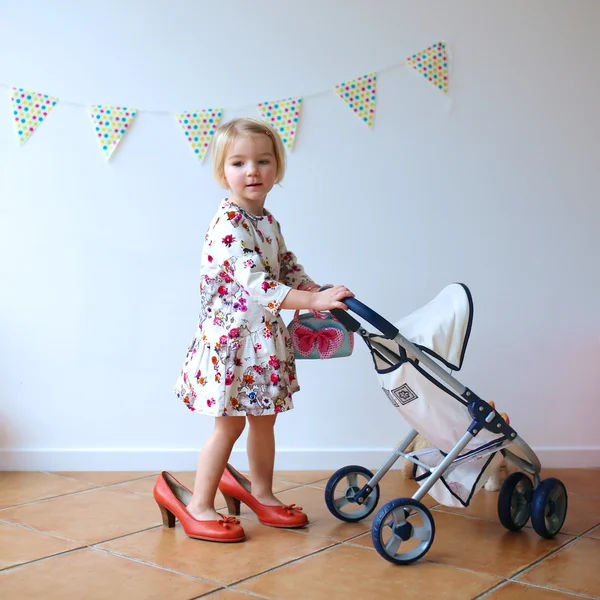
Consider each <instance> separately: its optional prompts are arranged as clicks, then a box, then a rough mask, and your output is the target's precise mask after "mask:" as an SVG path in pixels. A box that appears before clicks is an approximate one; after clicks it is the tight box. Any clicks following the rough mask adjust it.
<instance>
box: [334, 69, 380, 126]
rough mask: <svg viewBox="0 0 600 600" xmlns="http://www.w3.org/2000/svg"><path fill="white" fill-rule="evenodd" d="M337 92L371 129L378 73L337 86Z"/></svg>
mask: <svg viewBox="0 0 600 600" xmlns="http://www.w3.org/2000/svg"><path fill="white" fill-rule="evenodd" d="M335 91H336V92H337V95H338V96H339V97H340V98H341V99H342V100H343V101H344V102H346V104H348V106H349V107H350V108H351V109H352V110H353V111H354V114H355V115H356V116H357V117H358V118H359V119H360V120H361V121H364V122H365V123H366V124H367V125H368V126H369V127H373V123H374V122H375V104H376V101H377V74H376V73H369V74H368V75H363V76H362V77H358V78H357V79H351V80H350V81H344V82H342V83H339V84H338V85H336V86H335Z"/></svg>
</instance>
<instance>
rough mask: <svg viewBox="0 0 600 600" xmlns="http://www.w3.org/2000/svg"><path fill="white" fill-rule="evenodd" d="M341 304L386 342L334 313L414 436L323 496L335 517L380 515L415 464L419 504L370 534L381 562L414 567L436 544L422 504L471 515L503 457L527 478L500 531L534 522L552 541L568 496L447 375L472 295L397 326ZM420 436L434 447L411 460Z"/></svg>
mask: <svg viewBox="0 0 600 600" xmlns="http://www.w3.org/2000/svg"><path fill="white" fill-rule="evenodd" d="M344 303H345V304H346V305H347V306H348V309H349V311H352V312H353V313H355V314H357V315H358V316H360V317H361V318H362V319H363V320H365V321H367V322H368V323H370V324H371V325H373V326H374V327H375V328H377V329H378V330H379V331H380V332H381V333H382V334H383V335H380V334H373V333H369V332H367V331H366V330H365V329H364V328H363V327H362V326H361V324H360V323H359V322H358V321H357V320H356V319H355V318H354V317H352V316H351V315H349V314H348V313H347V312H346V311H343V310H339V309H336V310H333V311H331V312H332V313H333V314H334V316H335V317H336V318H337V319H338V320H339V321H340V322H341V323H342V324H343V325H344V326H345V327H346V328H347V329H349V330H351V331H354V332H355V333H357V334H358V335H360V337H361V338H362V339H363V340H364V341H365V343H366V344H367V346H368V347H369V349H370V351H371V355H372V357H373V362H374V364H375V370H376V371H377V373H378V375H379V380H380V383H381V385H382V387H383V391H384V392H385V394H386V395H387V397H388V399H389V400H390V402H391V403H392V404H393V405H394V406H395V407H396V408H397V409H398V410H399V411H400V413H401V414H402V416H403V417H404V418H405V420H406V421H407V422H408V423H409V425H410V426H411V427H412V430H411V431H410V433H409V434H408V435H407V436H406V438H405V439H404V440H403V441H402V443H401V444H400V445H399V446H398V447H397V448H396V449H395V450H394V451H393V453H392V454H391V456H390V457H389V458H388V460H387V461H386V462H385V464H384V465H383V466H382V467H381V468H380V469H379V470H378V471H377V473H375V474H374V475H373V473H371V472H370V471H369V470H368V469H365V468H364V467H361V466H356V465H351V466H347V467H343V468H341V469H339V470H338V471H336V472H335V473H334V474H333V475H332V476H331V478H330V479H329V482H328V484H327V488H326V490H325V501H326V503H327V507H328V508H329V510H330V512H331V513H332V514H333V515H334V516H335V517H337V518H338V519H341V520H342V521H348V522H357V521H360V520H362V519H364V518H365V517H367V516H368V515H370V514H371V513H372V512H373V511H374V510H375V508H376V506H377V503H378V501H379V485H378V483H379V481H380V480H381V479H382V477H383V476H384V475H385V474H386V473H387V472H388V471H389V469H390V468H391V467H392V465H393V464H394V463H395V462H396V461H397V460H398V459H399V458H404V459H407V460H410V461H411V462H412V463H413V464H414V469H415V479H416V480H417V482H418V483H419V489H418V490H417V492H416V493H415V494H414V496H413V497H412V498H396V499H395V500H392V501H391V502H388V503H387V504H386V505H385V506H383V507H382V508H381V509H380V510H379V512H378V513H377V515H376V517H375V520H374V522H373V526H372V530H371V535H372V539H373V545H374V546H375V549H376V550H377V552H378V553H379V554H380V555H381V556H382V557H383V558H385V559H386V560H388V561H390V562H392V563H395V564H399V565H405V564H409V563H412V562H414V561H416V560H418V559H420V558H421V557H423V556H424V555H425V554H426V553H427V551H428V550H429V548H430V547H431V545H432V544H433V540H434V537H435V523H434V520H433V516H432V514H431V512H430V511H429V510H428V509H427V507H426V506H425V505H424V504H422V502H421V500H422V499H423V497H424V496H425V495H426V494H427V493H429V494H430V495H431V496H433V498H434V499H436V500H437V501H438V502H439V503H441V504H443V505H446V506H448V505H453V506H468V505H469V503H470V501H471V498H472V497H473V495H474V494H475V493H476V492H477V491H478V490H479V489H480V488H481V487H482V486H483V484H484V483H485V481H486V480H487V478H488V477H489V473H490V471H491V470H492V469H493V468H494V466H495V464H494V463H495V461H499V460H502V455H504V456H505V457H506V458H507V459H508V460H510V461H512V462H513V463H515V464H516V465H517V466H518V467H519V468H520V469H521V471H524V472H515V473H513V474H512V475H510V476H509V477H507V478H506V480H505V481H504V483H503V485H502V488H501V490H500V493H499V496H498V516H499V518H500V522H501V523H502V525H504V527H506V528H507V529H509V530H511V531H518V530H519V529H521V528H523V527H524V526H525V525H526V524H527V522H528V521H529V519H530V517H531V524H532V526H533V529H534V530H535V531H536V532H537V533H538V535H540V536H542V537H544V538H552V537H554V536H555V535H556V534H557V533H558V532H559V531H560V529H561V527H562V526H563V523H564V521H565V517H566V514H567V491H566V489H565V486H564V485H563V483H562V482H561V481H559V480H558V479H554V478H551V479H546V480H544V481H540V470H541V465H540V462H539V460H538V458H537V456H536V455H535V453H534V452H533V450H532V449H531V448H530V447H529V446H528V445H527V444H526V443H525V442H524V441H523V439H521V437H519V435H518V434H517V432H516V431H515V430H514V429H513V428H512V427H511V426H510V425H509V424H508V423H507V422H506V420H505V419H504V418H503V417H502V416H501V415H500V414H498V413H497V412H496V411H495V409H494V406H493V405H492V404H489V403H488V402H486V401H485V400H483V399H482V398H480V397H479V396H478V395H477V394H475V392H473V391H472V390H470V389H469V388H467V387H465V386H464V385H463V384H461V383H460V382H459V381H457V380H456V379H455V378H454V377H453V376H452V375H451V374H450V373H449V372H447V371H446V370H445V369H444V367H446V368H447V369H449V370H452V371H458V370H460V368H461V366H462V362H463V358H464V354H465V350H466V347H467V343H468V340H469V335H470V332H471V324H472V320H473V301H472V298H471V293H470V291H469V289H468V288H467V287H466V286H465V285H463V284H458V283H456V284H452V285H449V286H447V287H446V288H444V289H443V290H442V291H441V292H440V293H439V294H438V296H437V297H436V298H435V299H434V300H432V301H431V302H430V303H429V304H427V305H425V306H424V307H422V308H420V309H419V310H417V311H415V312H414V313H412V314H410V315H409V316H407V317H405V318H404V319H402V320H401V321H399V322H398V323H396V324H395V325H392V324H391V323H390V322H388V321H387V320H386V319H384V318H383V317H381V316H380V315H378V314H377V313H376V312H374V311H373V310H371V309H370V308H368V307H367V306H365V305H364V304H363V303H361V302H359V301H358V300H356V299H355V298H346V299H345V300H344ZM418 432H420V433H421V434H423V435H424V436H425V437H427V438H428V440H430V442H431V443H432V444H433V446H434V447H433V448H426V449H424V450H420V451H416V452H411V453H405V450H406V449H407V448H408V446H409V444H410V443H411V442H412V441H413V440H414V438H415V437H416V435H417V433H418ZM509 448H510V450H509ZM528 475H530V476H531V477H529V476H528ZM532 478H533V481H532Z"/></svg>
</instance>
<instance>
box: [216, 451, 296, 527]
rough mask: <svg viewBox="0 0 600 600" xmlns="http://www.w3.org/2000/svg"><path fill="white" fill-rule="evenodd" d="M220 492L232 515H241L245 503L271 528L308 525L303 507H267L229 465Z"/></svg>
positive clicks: (240, 475) (292, 505)
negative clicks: (241, 506)
mask: <svg viewBox="0 0 600 600" xmlns="http://www.w3.org/2000/svg"><path fill="white" fill-rule="evenodd" d="M219 490H220V491H221V493H222V494H223V496H224V498H225V502H227V509H228V510H229V514H230V515H239V514H240V502H243V503H244V504H245V505H246V506H248V507H249V508H250V509H251V510H252V511H253V512H255V513H256V516H257V517H258V520H259V521H260V522H261V523H262V524H263V525H269V526H270V527H290V528H292V527H304V526H305V525H308V517H307V516H306V515H305V514H304V513H303V512H302V507H301V506H296V505H295V504H288V505H287V506H267V505H265V504H262V503H260V502H259V501H258V500H257V499H256V498H255V497H254V496H253V495H252V494H251V483H250V481H248V479H246V478H245V477H244V476H243V475H242V474H241V473H239V472H238V471H236V470H235V469H234V468H233V467H232V466H231V465H230V464H229V463H228V464H227V466H226V467H225V471H224V472H223V476H222V477H221V481H220V482H219Z"/></svg>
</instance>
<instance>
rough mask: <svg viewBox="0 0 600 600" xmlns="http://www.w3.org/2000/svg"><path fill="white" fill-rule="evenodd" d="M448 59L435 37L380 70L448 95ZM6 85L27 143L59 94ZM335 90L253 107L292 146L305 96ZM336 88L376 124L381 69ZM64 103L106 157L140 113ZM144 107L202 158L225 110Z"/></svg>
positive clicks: (355, 110) (360, 114) (19, 130)
mask: <svg viewBox="0 0 600 600" xmlns="http://www.w3.org/2000/svg"><path fill="white" fill-rule="evenodd" d="M448 63H449V59H448V51H447V45H446V42H437V43H435V44H433V45H431V46H429V47H428V48H425V49H424V50H421V51H420V52H417V53H415V54H413V55H411V56H410V57H408V58H407V59H406V61H405V62H403V63H398V64H395V65H392V66H389V67H387V68H385V69H381V70H380V71H388V70H390V69H393V68H396V67H400V66H402V65H404V64H406V65H407V66H409V67H411V68H412V69H414V70H415V71H417V72H418V73H420V74H421V75H423V77H425V79H427V80H428V81H429V82H430V83H431V84H432V85H434V86H435V87H436V88H438V89H439V90H441V91H442V92H443V93H444V94H448V91H449V82H448ZM2 86H3V87H7V88H9V92H10V99H11V107H12V111H13V120H14V124H15V131H16V134H17V137H18V140H19V144H20V146H23V144H25V142H26V141H27V140H29V139H30V138H31V137H32V135H33V134H34V133H35V131H36V130H37V128H38V127H39V126H40V124H41V123H43V122H44V121H45V120H46V119H47V118H48V115H49V114H50V111H51V110H52V109H53V108H54V107H55V106H56V104H57V103H58V98H55V97H53V96H49V95H47V94H41V93H38V92H32V91H29V90H26V89H23V88H18V87H12V86H8V85H6V84H4V83H0V87H2ZM331 91H332V90H331V89H329V90H324V91H321V92H316V93H313V94H309V95H308V96H304V97H302V96H296V97H289V98H284V99H282V100H274V101H269V102H261V103H259V104H258V105H256V104H255V105H254V106H255V107H256V109H257V110H258V113H259V115H260V116H261V118H262V119H263V120H264V121H266V122H268V123H270V124H271V125H272V126H273V127H274V128H275V130H276V131H277V132H278V133H279V136H280V137H281V140H282V141H283V144H284V146H285V147H286V148H287V149H288V150H289V151H292V150H293V148H294V142H295V139H296V137H297V132H298V126H299V122H300V112H301V109H302V105H303V100H304V98H306V97H315V96H321V95H323V94H327V93H329V94H330V93H331ZM333 91H334V92H335V94H336V95H337V96H338V97H339V98H341V99H342V100H343V101H344V102H345V103H346V105H347V106H348V108H350V109H351V110H352V112H353V113H354V114H355V115H356V116H357V117H358V118H359V119H360V120H361V121H362V122H363V123H364V124H365V125H367V127H369V128H372V127H373V125H374V123H375V110H376V104H377V72H375V71H373V72H371V73H368V74H366V75H362V76H361V77H357V78H356V79H350V80H348V81H344V82H342V83H339V84H337V85H336V86H335V87H334V90H333ZM63 104H67V105H71V106H80V107H82V106H85V107H86V108H87V110H88V112H89V114H90V117H91V118H92V121H93V124H94V129H95V132H96V138H97V140H98V142H99V144H100V147H101V149H102V152H103V153H104V156H105V158H106V160H109V159H110V158H111V157H112V155H113V153H114V151H115V150H116V148H117V146H118V145H119V144H120V142H121V140H122V139H123V137H124V136H125V134H126V133H127V132H128V131H129V129H130V128H131V124H132V123H133V120H134V119H135V117H136V116H137V114H138V112H140V111H138V109H131V108H126V107H120V106H106V105H96V106H92V107H89V106H86V105H83V104H78V103H74V102H69V101H66V100H65V101H62V102H61V105H63ZM247 108H248V107H242V108H237V109H234V110H235V112H240V111H242V110H245V109H247ZM143 112H147V113H154V114H160V115H170V116H171V117H172V116H173V115H174V116H175V117H176V118H177V120H178V122H179V124H180V126H181V128H182V130H183V133H184V134H185V136H186V139H187V141H188V143H189V145H190V147H191V149H192V151H193V152H194V154H195V155H196V156H197V157H198V160H199V161H200V162H202V161H203V160H204V157H205V155H206V152H207V151H208V148H209V147H210V144H211V142H212V138H213V136H214V134H215V131H216V129H217V127H218V126H219V124H220V122H221V118H222V116H223V113H224V112H225V109H223V108H207V109H201V110H193V111H185V112H178V113H172V112H166V111H151V110H145V111H143Z"/></svg>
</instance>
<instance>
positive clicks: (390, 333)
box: [320, 285, 399, 340]
mask: <svg viewBox="0 0 600 600" xmlns="http://www.w3.org/2000/svg"><path fill="white" fill-rule="evenodd" d="M330 287H332V286H330V285H328V286H325V287H322V288H321V290H320V291H323V290H326V289H328V288H330ZM342 302H343V303H344V304H345V305H346V306H347V307H348V310H351V311H352V312H353V313H356V314H357V315H358V316H359V317H361V318H362V319H364V320H365V321H367V323H370V324H371V325H373V327H376V328H377V329H379V331H381V333H383V335H385V337H387V338H389V339H390V340H393V339H394V338H395V337H396V336H397V335H398V333H399V332H398V328H397V327H395V326H394V325H392V324H391V323H390V322H389V321H388V320H387V319H384V318H383V317H382V316H381V315H380V314H378V313H376V312H375V311H374V310H373V309H371V308H369V307H368V306H367V305H366V304H363V303H362V302H361V301H360V300H357V299H356V298H344V299H343V300H342ZM329 312H330V313H331V314H332V315H333V316H334V317H335V318H336V319H337V320H338V321H339V322H340V323H341V324H342V325H343V326H344V327H345V328H346V329H349V330H350V331H354V332H357V331H358V330H359V329H360V327H361V325H360V323H359V322H358V321H357V320H356V319H355V318H354V317H352V316H351V315H349V314H347V312H346V311H345V310H342V309H341V308H332V309H331V310H330V311H329Z"/></svg>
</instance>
